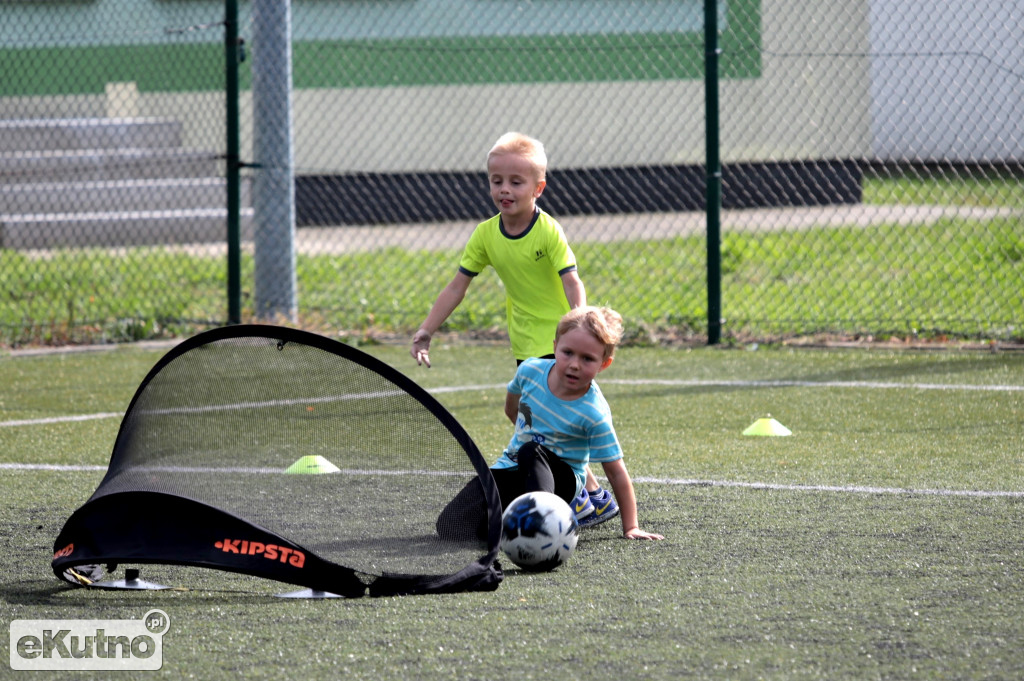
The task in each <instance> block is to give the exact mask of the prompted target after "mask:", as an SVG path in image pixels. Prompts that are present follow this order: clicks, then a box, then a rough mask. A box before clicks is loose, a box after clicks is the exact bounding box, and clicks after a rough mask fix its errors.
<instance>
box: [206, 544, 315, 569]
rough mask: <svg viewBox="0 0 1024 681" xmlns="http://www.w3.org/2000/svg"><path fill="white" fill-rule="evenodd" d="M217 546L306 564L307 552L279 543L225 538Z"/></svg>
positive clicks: (225, 551)
mask: <svg viewBox="0 0 1024 681" xmlns="http://www.w3.org/2000/svg"><path fill="white" fill-rule="evenodd" d="M214 546H215V547H217V548H218V549H220V550H221V551H223V552H224V553H237V554H239V555H242V556H263V557H264V558H266V559H267V560H276V561H280V562H282V563H288V564H289V565H291V566H292V567H297V568H300V567H302V566H303V565H305V564H306V554H304V553H303V552H302V551H299V550H298V549H290V548H288V547H287V546H278V545H277V544H264V543H262V542H258V541H246V540H245V539H225V540H224V541H219V542H217V543H216V544H214Z"/></svg>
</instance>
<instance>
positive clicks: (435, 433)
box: [52, 325, 501, 597]
mask: <svg viewBox="0 0 1024 681" xmlns="http://www.w3.org/2000/svg"><path fill="white" fill-rule="evenodd" d="M473 481H479V484H480V485H481V486H482V488H483V490H484V495H483V496H484V498H485V499H486V502H485V503H486V506H487V507H486V508H480V509H479V512H480V513H483V514H487V516H488V517H487V523H486V527H487V531H486V533H485V534H486V536H482V537H481V536H479V534H480V533H479V530H478V523H476V522H475V521H474V516H473V513H447V514H442V511H443V510H444V509H445V507H446V506H447V505H448V504H449V503H450V502H451V501H452V499H453V498H455V497H456V495H457V494H458V492H459V491H460V490H461V489H463V488H464V487H465V486H466V485H467V483H470V484H475V483H474V482H473ZM500 516H501V510H500V505H499V502H498V496H497V490H496V488H495V487H494V482H493V479H492V478H491V475H490V472H489V470H488V468H487V464H486V462H485V461H484V460H483V457H482V456H481V455H480V452H479V451H478V450H477V448H476V445H475V444H474V443H473V441H472V440H471V439H470V437H469V436H468V434H467V433H466V432H465V430H464V429H463V428H462V426H461V425H460V424H459V423H458V422H457V421H456V420H455V418H454V417H453V416H452V415H451V414H450V413H449V412H448V411H447V410H446V409H445V408H444V407H443V406H441V405H440V404H439V403H438V402H437V401H436V400H435V399H434V398H433V397H432V396H431V395H430V394H429V393H427V392H426V391H425V390H423V389H422V388H421V387H420V386H418V385H417V384H416V383H414V382H413V381H411V380H410V379H408V378H407V377H405V376H404V375H403V374H401V373H400V372H398V371H396V370H395V369H393V368H391V367H390V366H388V365H387V364H384V363H383V362H380V361H379V360H376V359H375V358H373V357H371V356H369V355H367V354H365V353H363V352H361V351H359V350H357V349H355V348H352V347H350V346H347V345H344V344H342V343H339V342H337V341H333V340H330V339H328V338H325V337H322V336H319V335H315V334H311V333H307V332H303V331H298V330H295V329H288V328H282V327H277V326H261V325H242V326H232V327H224V328H220V329H214V330H212V331H209V332H206V333H202V334H199V335H197V336H195V337H193V338H191V339H189V340H187V341H185V342H183V343H182V344H180V345H178V346H177V347H175V348H174V349H173V350H171V351H170V352H169V353H168V354H167V355H166V356H164V357H163V358H162V359H161V360H160V361H159V362H158V363H157V365H156V366H155V367H154V368H153V369H152V370H151V371H150V372H149V374H148V375H147V377H146V378H145V379H144V381H143V382H142V384H141V385H140V387H139V389H138V391H137V392H136V394H135V396H134V398H133V399H132V402H131V404H130V405H129V407H128V410H127V412H126V413H125V416H124V419H123V421H122V423H121V429H120V432H119V433H118V436H117V440H116V442H115V444H114V449H113V453H112V455H111V458H110V464H109V468H108V470H107V474H106V476H105V477H104V478H103V481H102V482H101V483H100V485H99V487H98V488H97V489H96V491H95V492H94V493H93V495H92V496H91V497H90V498H89V500H88V501H87V502H86V503H85V504H84V505H83V506H82V507H81V508H79V509H78V510H77V511H75V513H74V514H73V515H72V516H71V517H70V518H69V519H68V521H67V522H66V524H65V526H64V528H63V529H62V531H61V533H60V535H59V536H58V538H57V540H56V542H55V544H54V551H55V555H54V560H53V564H52V566H53V570H54V573H55V574H57V575H58V576H63V575H65V572H66V571H67V570H68V569H69V568H74V567H76V566H83V565H88V564H101V563H102V564H110V563H116V564H132V563H140V564H146V563H166V564H179V565H196V566H204V567H210V568H217V569H221V570H228V571H234V572H240V573H246V574H251V575H256V576H259V577H265V578H268V579H273V580H278V581H281V582H286V583H289V584H297V585H301V586H305V587H308V588H310V589H315V590H322V591H325V592H331V593H336V594H340V595H344V596H349V597H355V596H362V595H364V594H365V593H369V594H371V595H392V594H408V593H434V592H448V591H468V590H489V589H494V588H497V585H498V583H499V582H500V581H501V572H500V569H499V568H498V566H497V564H496V562H495V558H496V556H497V545H498V536H499V533H500V522H501V518H500ZM478 517H479V516H477V518H478ZM445 518H453V519H454V520H450V521H449V520H445ZM460 518H462V519H463V520H461V521H460V520H459V519H460ZM446 522H453V523H460V522H464V523H465V526H445V523H446ZM65 578H66V577H65Z"/></svg>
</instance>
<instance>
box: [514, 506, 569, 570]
mask: <svg viewBox="0 0 1024 681" xmlns="http://www.w3.org/2000/svg"><path fill="white" fill-rule="evenodd" d="M579 529H580V526H579V523H578V522H576V514H575V513H573V512H572V509H571V508H569V504H567V503H565V501H563V500H562V498H561V497H559V496H557V495H554V494H552V493H550V492H527V493H526V494H523V495H522V496H518V497H516V498H515V499H514V500H513V501H512V503H511V504H509V505H508V508H506V509H505V512H504V513H503V514H502V516H501V542H500V544H499V547H500V548H501V550H502V552H503V553H504V554H505V555H506V556H508V558H509V560H511V561H512V562H513V563H515V564H516V565H518V566H519V567H521V568H523V569H524V570H530V571H531V572H546V571H548V570H554V569H555V568H557V567H559V566H560V565H563V564H564V563H565V562H566V561H567V560H569V556H571V555H572V552H573V550H574V549H575V548H576V541H577V540H578V539H579Z"/></svg>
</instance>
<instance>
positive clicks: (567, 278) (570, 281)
mask: <svg viewBox="0 0 1024 681" xmlns="http://www.w3.org/2000/svg"><path fill="white" fill-rule="evenodd" d="M562 288H563V289H564V290H565V299H566V300H568V301H569V307H570V308H571V309H574V310H575V309H576V308H577V307H583V306H584V305H586V304H587V289H586V287H584V286H583V280H582V279H580V275H579V273H578V272H577V271H576V270H572V271H571V272H566V273H565V274H563V275H562Z"/></svg>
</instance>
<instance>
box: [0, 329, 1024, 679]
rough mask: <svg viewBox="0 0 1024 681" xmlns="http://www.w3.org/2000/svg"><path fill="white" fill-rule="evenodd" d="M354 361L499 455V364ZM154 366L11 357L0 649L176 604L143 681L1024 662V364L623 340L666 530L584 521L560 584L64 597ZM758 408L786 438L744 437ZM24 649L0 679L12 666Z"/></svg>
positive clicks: (182, 576)
mask: <svg viewBox="0 0 1024 681" xmlns="http://www.w3.org/2000/svg"><path fill="white" fill-rule="evenodd" d="M365 349H366V350H367V352H369V353H370V354H373V355H375V356H377V357H379V358H381V359H383V360H384V361H386V362H388V363H390V364H392V365H394V366H396V367H398V368H399V369H400V370H402V371H403V372H405V373H406V374H408V375H410V376H411V377H412V378H414V379H415V380H416V381H418V382H419V383H421V384H422V385H423V386H424V387H426V388H428V389H431V390H433V391H434V394H435V395H436V396H437V397H438V399H439V400H440V401H441V402H442V403H443V404H445V405H446V406H447V407H448V408H449V409H450V410H451V411H452V413H453V414H454V415H455V416H456V417H457V418H458V419H459V421H460V422H461V423H462V424H463V425H464V426H465V427H466V429H467V431H468V432H469V433H470V435H471V436H472V437H473V439H474V440H475V441H476V443H477V445H478V446H479V447H480V449H481V450H482V451H483V452H484V454H485V456H486V457H488V458H489V459H492V458H494V457H495V456H496V455H497V453H498V452H499V451H500V449H501V447H502V446H503V445H504V444H505V443H506V442H507V440H508V437H509V435H510V428H511V426H510V425H509V424H508V422H507V421H506V420H505V417H504V415H503V414H502V405H503V402H504V390H503V388H502V386H503V384H504V383H505V382H506V381H507V380H508V378H509V377H510V376H511V373H512V371H513V362H512V360H511V358H510V356H509V355H508V352H507V349H506V348H505V347H503V346H472V345H450V346H445V345H442V344H438V343H435V347H434V349H433V350H432V353H431V355H432V358H433V364H434V367H433V368H432V369H429V370H427V369H425V368H420V367H416V366H415V364H414V363H413V361H412V360H411V359H410V358H409V356H408V354H407V351H406V349H405V347H396V346H371V347H368V348H365ZM164 351H165V349H159V348H157V349H154V348H147V347H138V346H137V347H129V348H119V349H113V350H103V351H92V352H66V353H55V354H39V355H35V354H15V355H7V356H3V357H0V386H2V388H0V466H2V467H0V498H2V501H0V555H2V558H0V598H2V600H3V603H4V605H3V607H2V609H0V612H2V616H0V617H2V624H3V629H4V631H5V632H7V631H9V629H10V627H9V625H10V622H11V621H12V620H16V619H18V620H20V619H137V618H141V617H142V615H143V614H144V613H145V612H146V611H148V610H151V609H153V608H159V609H161V610H163V611H165V612H166V613H168V615H169V616H170V618H171V623H170V628H169V630H168V632H167V634H166V635H165V636H164V640H163V645H164V648H163V666H162V669H161V670H160V671H157V672H145V673H142V672H139V673H136V674H135V676H136V677H138V676H143V675H147V676H153V677H160V676H163V677H168V678H226V677H245V678H281V677H283V676H285V675H288V676H289V677H290V678H293V679H304V680H305V679H334V678H351V679H375V680H376V679H392V678H394V679H397V678H402V679H551V678H559V677H563V678H575V677H583V676H587V677H590V678H595V679H683V678H721V679H758V678H770V679H807V678H811V679H814V678H817V679H843V678H848V679H876V678H877V679H911V678H914V679H918V678H927V679H935V678H949V679H975V678H976V679H1016V678H1019V677H1020V674H1021V670H1022V669H1024V647H1022V644H1024V618H1022V617H1021V613H1022V612H1024V583H1022V581H1024V540H1022V537H1024V531H1022V530H1024V353H1019V352H981V351H951V350H928V351H907V350H898V351H892V350H866V349H857V350H823V349H802V350H795V349H789V348H781V347H770V348H766V347H761V348H759V349H757V350H750V349H736V348H734V349H710V348H700V349H687V348H674V349H661V348H633V347H626V348H623V349H621V350H620V351H619V354H618V357H617V359H616V361H615V363H614V364H613V365H612V367H611V368H610V369H609V370H608V371H607V372H606V373H604V374H602V375H601V376H600V378H599V382H600V383H601V385H602V388H603V390H604V392H605V394H606V395H607V397H608V400H609V403H610V404H611V407H612V410H613V414H614V417H615V424H616V428H617V430H618V433H619V436H620V439H621V440H622V443H623V446H624V449H625V452H626V461H627V465H628V467H629V470H630V472H631V474H632V476H633V478H634V481H635V483H636V487H637V497H638V500H639V506H640V519H641V525H642V526H643V527H644V528H646V529H650V530H653V531H656V532H660V533H662V534H664V535H665V536H666V540H665V541H664V542H659V543H646V542H645V543H639V542H627V541H625V540H622V539H621V538H620V531H621V527H620V525H619V524H618V521H617V520H615V521H612V522H609V523H606V524H605V525H602V526H599V527H597V528H593V529H590V530H586V531H585V532H584V533H583V535H582V536H581V540H580V543H579V545H578V548H577V551H576V553H575V555H574V556H573V558H572V559H571V561H570V562H569V564H568V565H567V566H565V567H563V568H561V569H560V570H558V571H556V572H553V573H545V574H539V575H533V574H527V573H521V572H519V571H518V570H516V569H514V568H513V567H512V566H511V565H510V564H508V563H507V562H505V563H503V565H504V567H505V568H506V577H505V580H504V582H503V583H502V585H501V586H500V587H499V588H498V589H497V590H496V591H494V592H489V593H477V594H460V595H447V596H418V597H398V598H384V599H371V598H363V599H357V600H340V599H333V600H283V599H277V598H274V597H273V595H274V594H277V593H281V592H284V591H290V590H291V589H292V587H291V586H290V585H285V584H279V583H273V582H266V581H263V580H258V579H254V578H248V577H244V576H239V575H232V574H226V573H220V572H215V571H209V570H201V569H196V568H180V567H176V568H172V567H164V566H143V567H142V573H143V575H142V576H143V578H146V579H150V580H152V581H156V582H161V583H165V584H172V585H175V586H179V587H183V589H182V590H173V591H161V592H152V591H145V592H111V591H95V590H85V589H74V588H71V587H68V586H66V585H64V584H63V583H62V582H59V581H58V580H57V579H56V578H55V577H53V575H52V573H51V571H50V568H49V562H50V559H51V556H52V552H53V541H54V539H55V537H56V535H57V532H58V531H59V529H60V527H61V526H62V525H63V523H64V521H65V520H66V519H67V517H68V516H69V515H70V514H71V512H72V511H74V509H75V508H77V507H78V506H79V505H81V504H82V503H83V502H84V501H85V500H86V499H87V498H88V496H89V495H90V494H91V493H92V491H93V490H94V489H95V487H96V485H97V484H98V482H99V480H100V479H101V477H102V475H103V470H104V468H105V464H106V462H107V459H108V457H109V453H110V449H111V447H112V445H113V442H114V438H115V436H116V433H117V428H118V425H119V415H120V414H121V413H123V411H124V409H125V408H126V407H127V404H128V402H129V400H130V399H131V397H132V395H133V394H134V392H135V389H136V388H137V387H138V384H139V382H140V381H141V379H142V378H143V376H145V374H146V372H147V371H148V370H149V369H150V368H151V367H152V365H153V364H154V363H155V362H156V361H157V359H158V358H159V357H160V356H161V355H162V354H163V352H164ZM768 413H770V414H771V415H772V416H773V417H775V418H776V419H777V420H778V421H780V422H781V423H783V424H784V425H785V426H787V427H788V428H790V429H791V430H792V432H793V435H792V436H789V437H749V436H744V435H742V431H743V430H744V429H745V428H746V427H747V426H748V425H750V424H751V423H753V422H754V421H755V420H756V419H757V418H759V417H762V416H765V415H766V414H768ZM597 472H598V473H599V474H600V470H598V471H597ZM2 638H3V640H5V641H7V639H8V637H7V636H4V637H2ZM8 646H9V642H7V643H5V651H6V650H7V649H8ZM8 660H9V653H7V652H5V654H4V655H3V659H2V660H0V677H3V678H7V677H13V676H14V675H15V674H16V672H13V671H12V670H11V669H10V667H9V666H8ZM49 674H50V675H51V677H52V678H62V679H63V678H68V675H67V673H66V672H52V673H49ZM75 676H76V678H108V677H110V672H97V673H95V674H94V675H90V674H88V673H84V674H76V675H75ZM47 677H48V673H46V672H36V673H35V674H34V675H33V677H32V678H47Z"/></svg>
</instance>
